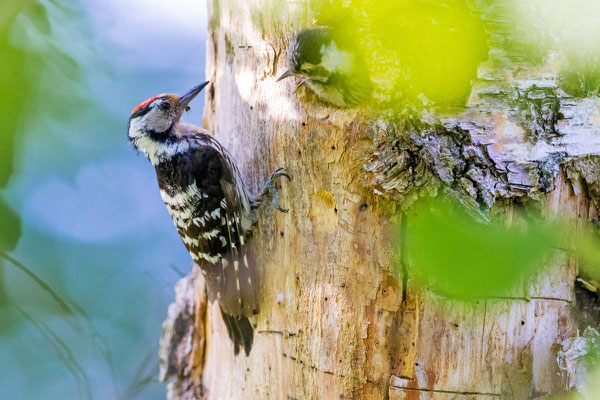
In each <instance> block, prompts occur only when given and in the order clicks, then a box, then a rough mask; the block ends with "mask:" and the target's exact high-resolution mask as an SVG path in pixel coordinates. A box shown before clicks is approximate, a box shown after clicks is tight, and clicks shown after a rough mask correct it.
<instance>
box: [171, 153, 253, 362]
mask: <svg viewBox="0 0 600 400" xmlns="http://www.w3.org/2000/svg"><path fill="white" fill-rule="evenodd" d="M213 144H214V146H210V145H207V146H199V147H197V148H195V149H194V150H193V153H192V154H189V155H188V156H187V157H186V158H185V159H182V160H178V161H177V162H178V164H179V165H178V168H176V169H173V171H175V172H174V173H175V174H176V176H175V177H173V179H172V181H173V182H177V185H176V186H178V187H179V189H176V190H174V192H172V193H171V194H169V193H163V191H164V190H169V188H167V187H162V186H161V193H163V200H165V203H166V204H167V206H168V208H169V211H170V213H171V217H172V218H173V221H174V223H175V225H176V226H177V229H178V231H179V234H180V236H181V238H182V240H183V242H184V244H185V246H186V248H187V249H188V251H189V252H190V254H191V255H192V258H193V260H194V262H195V263H196V264H197V265H198V266H199V267H200V269H201V270H202V272H203V274H204V276H205V278H206V281H207V289H208V294H209V299H210V300H211V301H214V300H217V301H218V302H219V306H220V308H221V313H222V315H223V319H224V321H225V324H226V326H227V330H228V333H229V336H230V337H231V339H232V340H233V342H234V349H235V352H236V354H237V352H238V351H239V347H240V346H241V347H244V349H245V351H246V353H247V354H248V353H249V352H250V348H251V347H252V342H253V336H254V332H253V326H252V324H251V322H250V318H252V317H253V316H254V315H255V314H256V313H257V312H258V302H257V291H258V281H257V273H256V266H255V258H254V253H253V251H252V246H250V245H249V243H248V239H249V236H248V235H249V234H250V232H251V229H252V223H251V221H250V220H249V217H248V215H249V207H250V200H249V198H248V195H247V192H246V190H245V187H244V186H243V184H242V183H241V180H240V179H239V174H238V172H237V170H236V168H235V166H234V165H233V164H232V163H231V161H230V159H229V156H228V154H227V152H226V151H224V150H223V149H222V148H220V146H219V145H218V144H217V143H216V142H214V143H213ZM162 183H163V185H164V182H162ZM159 185H161V179H160V176H159Z"/></svg>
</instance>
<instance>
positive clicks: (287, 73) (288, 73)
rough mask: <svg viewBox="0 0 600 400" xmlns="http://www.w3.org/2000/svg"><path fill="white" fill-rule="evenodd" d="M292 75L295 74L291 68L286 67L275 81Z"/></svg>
mask: <svg viewBox="0 0 600 400" xmlns="http://www.w3.org/2000/svg"><path fill="white" fill-rule="evenodd" d="M294 75H296V74H295V73H294V71H292V70H291V69H288V70H287V71H285V72H284V73H283V75H281V76H280V77H279V78H277V82H279V81H280V80H282V79H285V78H289V77H290V76H294Z"/></svg>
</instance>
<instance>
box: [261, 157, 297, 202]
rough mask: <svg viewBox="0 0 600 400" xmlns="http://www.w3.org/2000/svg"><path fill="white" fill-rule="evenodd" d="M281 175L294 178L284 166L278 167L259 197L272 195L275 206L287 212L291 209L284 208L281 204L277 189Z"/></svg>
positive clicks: (289, 178)
mask: <svg viewBox="0 0 600 400" xmlns="http://www.w3.org/2000/svg"><path fill="white" fill-rule="evenodd" d="M281 177H285V178H287V179H288V180H290V181H291V180H292V178H291V177H290V176H289V175H288V174H287V172H286V170H285V169H284V168H279V169H276V170H275V171H274V172H273V173H272V174H271V177H270V178H269V180H268V181H267V183H266V184H265V187H264V188H263V190H262V192H261V193H260V196H259V198H260V199H264V198H265V197H267V196H270V197H271V200H272V201H273V204H274V205H275V207H276V208H277V209H278V210H279V211H281V212H282V213H286V212H288V211H289V210H288V209H285V208H282V207H281V205H279V195H278V190H277V179H279V178H281Z"/></svg>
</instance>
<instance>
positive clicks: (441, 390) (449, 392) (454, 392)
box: [390, 385, 500, 397]
mask: <svg viewBox="0 0 600 400" xmlns="http://www.w3.org/2000/svg"><path fill="white" fill-rule="evenodd" d="M390 387H392V388H394V389H400V390H406V391H413V392H428V393H442V394H457V395H461V396H490V397H500V393H486V392H461V391H456V390H443V389H426V388H407V387H402V386H394V385H390Z"/></svg>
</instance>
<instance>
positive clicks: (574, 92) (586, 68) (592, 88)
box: [559, 52, 600, 97]
mask: <svg viewBox="0 0 600 400" xmlns="http://www.w3.org/2000/svg"><path fill="white" fill-rule="evenodd" d="M559 85H560V87H561V89H563V90H564V91H565V92H566V93H567V94H569V95H571V96H573V97H590V96H600V52H595V53H594V52H588V53H587V54H585V55H579V54H574V55H571V56H570V57H569V60H568V63H567V64H566V65H565V67H564V68H563V69H562V70H561V71H560V74H559Z"/></svg>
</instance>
